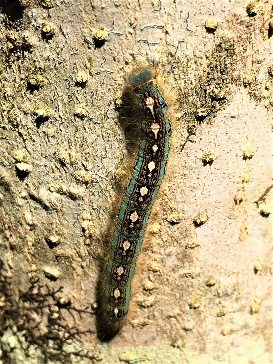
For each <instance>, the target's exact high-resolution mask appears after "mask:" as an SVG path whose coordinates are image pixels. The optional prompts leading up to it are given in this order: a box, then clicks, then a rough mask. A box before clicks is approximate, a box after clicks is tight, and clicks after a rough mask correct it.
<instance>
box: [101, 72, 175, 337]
mask: <svg viewBox="0 0 273 364" xmlns="http://www.w3.org/2000/svg"><path fill="white" fill-rule="evenodd" d="M128 81H129V87H130V88H131V89H133V93H134V95H135V97H136V98H137V102H138V113H139V116H140V121H139V122H140V124H141V125H140V126H141V139H140V143H139V146H138V155H137V160H136V163H135V166H134V170H133V175H132V177H131V180H130V182H129V184H128V186H127V188H126V191H125V194H124V197H123V199H122V202H121V205H120V209H119V214H118V219H117V223H116V228H115V230H114V234H113V238H112V241H111V247H110V250H111V251H110V255H109V259H108V262H107V264H106V270H105V269H104V273H103V275H104V278H103V280H102V283H101V286H100V287H99V293H98V294H99V296H100V301H101V312H100V314H99V315H98V316H97V324H98V334H99V337H100V338H101V339H102V340H110V339H111V338H112V337H113V336H114V335H115V334H116V333H117V332H118V331H119V329H120V328H121V326H122V324H123V323H124V320H125V317H126V315H127V312H128V306H129V301H130V293H131V281H132V278H133V275H134V271H135V265H136V260H137V257H138V254H139V252H140V249H141V244H142V240H143V236H144V232H145V228H146V225H147V223H148V219H149V216H150V212H151V208H152V205H153V202H154V200H155V198H156V195H157V193H158V190H159V187H160V184H161V181H162V179H163V176H164V173H165V167H166V163H167V157H168V153H169V138H170V133H171V126H170V122H169V120H168V118H167V115H166V113H167V105H166V102H165V100H164V98H163V97H162V95H161V94H160V92H159V90H158V88H157V85H156V82H155V80H154V79H153V73H152V71H151V70H150V69H149V68H147V67H145V68H140V69H137V70H136V71H134V72H132V73H131V74H130V75H129V78H128ZM131 113H133V111H131Z"/></svg>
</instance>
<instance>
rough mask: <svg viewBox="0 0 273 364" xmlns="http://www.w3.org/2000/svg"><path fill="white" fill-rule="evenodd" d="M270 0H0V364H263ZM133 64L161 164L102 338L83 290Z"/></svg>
mask: <svg viewBox="0 0 273 364" xmlns="http://www.w3.org/2000/svg"><path fill="white" fill-rule="evenodd" d="M271 6H272V5H270V4H269V2H267V1H260V2H255V1H253V2H251V3H249V5H248V6H247V7H246V5H245V1H241V0H240V1H235V0H230V1H218V2H214V1H209V2H208V1H207V2H203V1H201V0H200V1H197V2H195V1H189V2H186V1H179V0H177V1H169V0H165V1H164V0H161V1H160V0H159V1H151V2H149V1H148V2H145V1H142V0H140V1H119V2H115V1H113V2H112V1H105V2H103V1H97V0H95V1H91V0H90V1H86V0H81V1H72V0H1V2H0V30H1V33H0V48H1V55H0V82H1V89H0V92H1V99H0V102H1V114H0V117H1V120H0V252H1V255H0V337H1V340H0V363H1V364H2V363H3V364H6V363H16V364H17V363H26V362H27V363H90V362H97V361H100V362H101V363H107V364H108V363H117V362H119V361H121V362H127V363H138V362H141V361H143V362H147V363H160V364H162V363H166V364H167V363H194V364H196V363H202V364H204V363H214V362H218V361H219V360H221V362H223V363H256V362H257V363H258V362H259V363H264V364H266V363H270V355H272V268H271V262H272V212H271V208H272V95H273V63H272V62H271V59H272V38H271V35H272V33H273V23H272V21H271V15H272V8H271ZM142 66H149V67H151V69H153V70H155V72H156V81H155V82H156V83H157V84H158V87H159V89H160V90H161V93H162V94H163V95H164V98H165V100H166V102H167V104H168V118H169V120H170V122H171V126H172V135H171V143H170V154H169V157H168V164H167V168H166V171H165V176H164V180H163V183H162V185H161V187H160V192H159V194H158V196H157V198H156V202H155V204H154V207H153V210H152V214H151V216H150V219H149V223H148V227H147V231H146V233H145V237H144V242H143V245H142V249H141V253H140V257H139V259H138V264H137V267H136V270H135V275H134V281H133V289H132V295H131V301H130V309H129V314H128V318H127V320H126V323H125V325H124V327H123V328H122V330H121V331H120V332H119V333H117V335H116V336H115V337H114V338H113V339H112V340H111V341H109V342H106V343H101V342H100V340H99V339H98V336H97V326H96V315H97V313H98V312H99V310H100V303H99V300H98V297H99V296H100V294H101V293H102V292H97V289H96V287H100V290H103V287H101V286H100V285H99V284H98V282H99V281H100V280H101V277H100V274H99V271H100V267H101V266H102V267H104V265H105V264H106V260H107V257H108V256H109V248H110V247H109V242H110V243H111V236H112V231H113V229H114V228H115V221H116V214H117V212H118V207H119V203H120V200H121V198H122V194H123V191H124V188H125V187H126V183H121V185H122V188H120V182H119V181H120V180H126V181H127V182H128V180H130V175H129V174H128V172H127V167H128V166H130V167H131V168H132V166H134V156H135V153H134V152H132V150H131V148H128V139H127V135H126V132H125V130H124V128H122V123H123V121H124V120H121V119H122V117H121V110H122V108H123V107H127V108H129V110H131V111H130V112H131V113H132V115H135V114H137V113H138V112H139V110H138V107H137V106H136V105H135V104H134V103H132V105H124V104H123V100H124V97H123V93H124V82H125V79H126V77H127V75H128V74H129V73H130V72H131V71H132V70H133V69H135V68H137V67H142ZM130 108H131V109H130ZM128 123H129V124H128V125H126V128H131V127H132V128H133V126H132V125H131V124H130V123H132V121H128ZM125 124H126V122H125ZM136 139H137V137H136ZM133 142H134V140H133ZM133 144H134V143H133ZM124 176H125V177H124ZM270 204H271V205H270ZM106 241H108V244H107V243H106ZM105 257H106V258H105ZM106 324H107V323H106ZM106 329H107V328H106Z"/></svg>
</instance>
